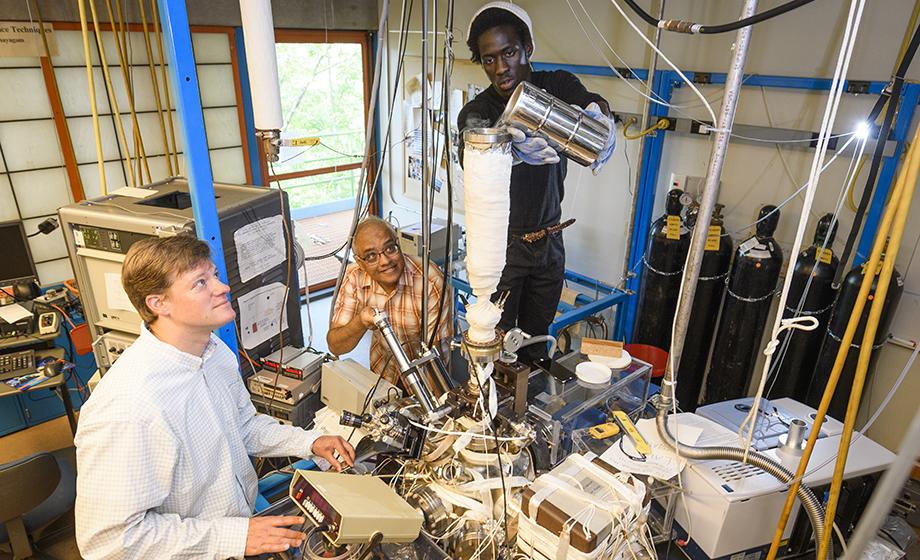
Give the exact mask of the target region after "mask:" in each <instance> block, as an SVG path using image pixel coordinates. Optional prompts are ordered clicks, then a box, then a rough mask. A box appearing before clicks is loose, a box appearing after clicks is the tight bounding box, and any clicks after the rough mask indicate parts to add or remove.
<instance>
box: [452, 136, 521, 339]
mask: <svg viewBox="0 0 920 560" xmlns="http://www.w3.org/2000/svg"><path fill="white" fill-rule="evenodd" d="M510 187H511V151H510V150H507V149H501V148H499V147H496V148H492V149H487V150H480V149H478V148H475V147H473V146H470V145H467V147H466V150H465V153H464V158H463V206H464V212H465V214H466V272H467V278H468V281H469V283H470V287H471V288H472V290H473V295H475V296H476V303H474V304H473V305H471V306H470V307H469V308H468V309H467V311H466V320H467V322H468V323H469V325H470V328H469V337H470V340H472V341H473V342H489V341H491V340H492V339H493V338H495V327H496V325H498V321H499V320H500V319H501V310H500V309H499V308H498V306H496V305H495V304H494V303H492V302H491V300H490V298H491V297H492V294H494V293H495V290H496V289H497V288H498V281H499V279H501V275H502V270H504V268H505V249H506V248H507V246H508V213H509V211H510V208H511V195H510V192H509V191H510Z"/></svg>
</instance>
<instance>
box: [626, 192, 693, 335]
mask: <svg viewBox="0 0 920 560" xmlns="http://www.w3.org/2000/svg"><path fill="white" fill-rule="evenodd" d="M683 194H684V191H682V190H680V189H672V190H671V191H670V192H668V198H667V201H666V203H665V214H664V215H663V216H661V217H660V218H658V219H657V220H655V222H654V223H653V224H652V228H651V231H650V232H649V241H648V248H647V249H646V251H645V256H644V257H643V259H642V264H643V267H644V269H645V270H644V271H643V273H642V284H641V286H640V288H639V303H638V307H637V308H636V326H635V330H634V331H633V339H632V342H634V343H638V344H649V345H651V346H657V347H658V348H661V349H662V350H665V351H667V350H668V349H669V347H670V346H671V323H672V322H673V321H674V311H675V310H676V309H677V294H678V293H679V292H680V281H681V278H682V277H683V269H684V261H686V259H687V250H688V249H689V247H690V228H689V227H688V226H687V224H686V223H685V222H684V220H682V219H681V216H680V214H681V210H682V209H683V204H682V203H681V197H682V196H683Z"/></svg>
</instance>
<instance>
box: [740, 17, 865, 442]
mask: <svg viewBox="0 0 920 560" xmlns="http://www.w3.org/2000/svg"><path fill="white" fill-rule="evenodd" d="M864 7H865V0H850V11H849V15H848V18H847V25H846V27H845V28H844V34H843V40H842V41H841V44H840V52H839V54H838V56H837V67H836V69H835V71H834V79H833V82H832V83H831V90H830V95H829V96H828V99H827V104H826V105H825V107H824V118H823V121H822V123H821V132H820V134H819V136H818V147H817V149H816V150H815V155H814V158H813V159H812V163H811V173H810V175H809V178H808V189H806V191H805V200H804V202H803V203H802V213H801V215H800V216H799V226H798V229H797V230H796V235H795V242H794V243H793V245H792V251H791V256H790V260H789V265H788V267H787V268H786V271H787V272H786V278H785V280H784V281H783V289H782V291H781V292H780V298H779V307H778V309H779V311H778V312H777V314H776V319H775V320H774V323H773V330H772V332H771V339H770V342H768V343H767V347H766V349H765V350H764V354H766V359H765V360H764V364H763V371H762V372H761V374H760V383H759V384H758V387H757V393H756V394H755V395H754V406H752V407H751V411H750V412H749V413H748V416H747V418H745V419H744V422H742V423H741V427H740V428H739V429H738V434H739V436H741V437H742V439H743V440H744V449H745V458H747V452H748V450H749V449H750V444H751V440H752V439H753V437H754V426H755V424H756V422H755V421H754V419H755V418H757V413H758V412H759V408H760V398H761V396H762V395H763V392H764V389H765V386H766V383H767V377H768V372H769V371H770V365H771V363H772V360H773V351H774V350H775V348H776V345H777V343H778V337H779V333H780V331H781V324H782V322H783V311H782V310H783V309H785V306H786V298H787V296H788V295H789V289H790V287H791V286H792V276H793V274H792V273H791V272H790V271H792V270H793V269H794V268H795V263H796V261H797V260H798V258H799V252H800V250H801V247H802V240H803V238H804V236H805V228H806V226H807V225H808V216H809V213H810V210H811V206H812V204H813V202H814V198H815V191H816V190H817V188H818V181H819V180H820V178H821V171H822V170H823V168H822V166H821V163H822V162H823V161H824V156H825V153H826V152H827V147H828V139H829V137H830V135H831V130H833V127H834V121H835V120H836V118H837V109H838V108H839V105H840V98H841V97H842V95H843V86H844V83H845V79H846V75H847V70H848V69H849V66H850V59H851V58H852V56H853V49H854V46H855V44H856V34H857V32H858V31H859V24H860V21H861V19H862V13H863V8H864ZM790 336H792V335H790ZM746 427H747V428H748V434H747V438H744V437H743V436H742V432H743V431H744V429H745V428H746Z"/></svg>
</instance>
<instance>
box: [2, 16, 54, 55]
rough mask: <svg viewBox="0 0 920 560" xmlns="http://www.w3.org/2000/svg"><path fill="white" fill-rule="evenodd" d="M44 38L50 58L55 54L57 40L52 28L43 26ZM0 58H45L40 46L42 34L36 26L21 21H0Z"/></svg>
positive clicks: (43, 50) (47, 24) (46, 25)
mask: <svg viewBox="0 0 920 560" xmlns="http://www.w3.org/2000/svg"><path fill="white" fill-rule="evenodd" d="M45 38H46V39H47V40H48V50H49V51H51V56H54V55H56V54H57V53H58V52H57V50H58V49H57V38H56V37H55V36H54V27H53V26H52V24H50V23H46V24H45ZM0 56H45V47H43V46H42V32H41V29H40V28H39V26H38V24H37V23H35V24H33V23H24V22H21V21H0Z"/></svg>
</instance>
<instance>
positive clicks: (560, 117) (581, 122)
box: [464, 82, 611, 167]
mask: <svg viewBox="0 0 920 560" xmlns="http://www.w3.org/2000/svg"><path fill="white" fill-rule="evenodd" d="M498 123H499V124H501V125H506V126H514V127H517V128H520V129H521V130H526V131H528V132H530V133H531V134H537V135H539V136H542V137H543V138H545V139H546V141H547V143H549V145H550V146H552V147H553V148H555V149H556V150H558V151H560V152H562V153H563V154H565V155H566V156H567V157H568V158H569V159H571V160H572V161H574V162H576V163H578V164H580V165H583V166H585V167H589V166H591V165H592V164H593V163H594V162H595V161H596V160H597V157H598V155H600V153H601V152H602V151H603V150H604V146H605V145H606V144H607V139H608V138H609V137H610V133H611V130H610V125H609V123H608V122H604V121H599V120H597V119H595V118H592V117H589V116H588V115H587V114H585V112H584V110H583V109H581V108H580V107H576V106H574V105H569V104H568V103H566V102H564V101H562V100H560V99H558V98H557V97H555V96H553V95H550V94H549V93H547V92H545V91H543V90H542V89H540V88H538V87H537V86H535V85H533V84H531V83H529V82H521V83H520V84H518V86H517V87H516V88H515V89H514V92H513V93H512V94H511V97H510V98H509V99H508V104H507V105H506V106H505V112H504V113H502V116H501V118H499V119H498ZM464 139H465V137H464Z"/></svg>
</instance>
